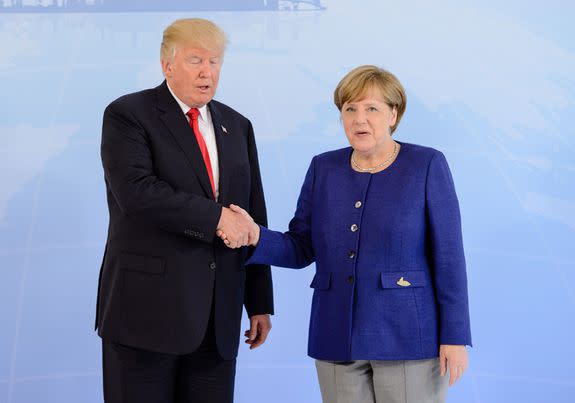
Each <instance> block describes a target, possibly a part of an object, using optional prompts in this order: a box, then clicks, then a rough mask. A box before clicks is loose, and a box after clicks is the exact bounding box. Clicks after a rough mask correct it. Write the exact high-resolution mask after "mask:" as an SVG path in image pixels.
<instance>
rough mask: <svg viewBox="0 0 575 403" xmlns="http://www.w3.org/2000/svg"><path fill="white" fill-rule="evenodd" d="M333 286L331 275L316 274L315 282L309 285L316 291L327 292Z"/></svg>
mask: <svg viewBox="0 0 575 403" xmlns="http://www.w3.org/2000/svg"><path fill="white" fill-rule="evenodd" d="M330 284H331V273H315V276H313V280H312V282H311V284H310V285H309V286H310V287H311V288H315V289H316V290H327V289H329V286H330Z"/></svg>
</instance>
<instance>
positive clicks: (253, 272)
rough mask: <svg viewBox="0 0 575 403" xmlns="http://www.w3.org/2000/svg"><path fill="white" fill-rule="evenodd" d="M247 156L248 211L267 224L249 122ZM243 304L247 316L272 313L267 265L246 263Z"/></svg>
mask: <svg viewBox="0 0 575 403" xmlns="http://www.w3.org/2000/svg"><path fill="white" fill-rule="evenodd" d="M248 156H249V164H250V175H251V189H250V204H249V211H248V213H249V214H250V215H251V216H252V218H253V219H254V221H255V222H256V223H257V224H259V225H267V224H268V221H267V213H266V203H265V199H264V191H263V186H262V178H261V174H260V165H259V161H258V151H257V147H256V141H255V136H254V130H253V127H252V124H251V122H250V123H249V128H248ZM244 306H245V307H246V311H247V313H248V316H253V315H261V314H273V313H274V301H273V283H272V274H271V269H270V266H269V265H265V264H246V290H245V294H244Z"/></svg>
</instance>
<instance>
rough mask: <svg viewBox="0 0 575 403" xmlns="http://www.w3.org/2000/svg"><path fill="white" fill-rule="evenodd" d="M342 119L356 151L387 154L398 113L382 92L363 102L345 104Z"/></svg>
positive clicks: (368, 94) (371, 93)
mask: <svg viewBox="0 0 575 403" xmlns="http://www.w3.org/2000/svg"><path fill="white" fill-rule="evenodd" d="M341 119H342V122H343V127H344V129H345V135H346V136H347V140H348V141H349V144H350V145H351V146H352V147H353V149H354V150H356V151H357V152H359V153H362V154H367V155H370V154H373V153H377V152H378V151H383V149H384V148H385V144H386V143H387V141H389V140H390V139H391V135H390V132H389V128H390V127H391V126H393V125H394V124H395V121H396V119H397V109H395V108H393V109H392V108H390V107H389V105H387V104H386V103H385V102H384V100H383V97H382V96H381V94H380V93H379V91H376V90H374V89H370V90H368V91H367V92H366V94H365V96H364V97H362V98H361V99H359V100H355V101H349V102H346V103H344V104H343V106H342V108H341Z"/></svg>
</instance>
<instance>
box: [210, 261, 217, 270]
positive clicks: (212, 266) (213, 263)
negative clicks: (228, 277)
mask: <svg viewBox="0 0 575 403" xmlns="http://www.w3.org/2000/svg"><path fill="white" fill-rule="evenodd" d="M210 269H212V270H216V262H212V263H210Z"/></svg>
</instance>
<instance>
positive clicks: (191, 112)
mask: <svg viewBox="0 0 575 403" xmlns="http://www.w3.org/2000/svg"><path fill="white" fill-rule="evenodd" d="M186 115H188V117H189V118H190V119H191V120H198V116H199V115H200V111H199V109H198V108H192V109H190V110H189V111H188V113H186Z"/></svg>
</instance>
